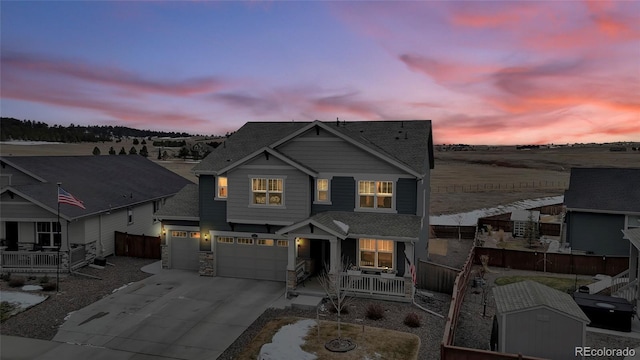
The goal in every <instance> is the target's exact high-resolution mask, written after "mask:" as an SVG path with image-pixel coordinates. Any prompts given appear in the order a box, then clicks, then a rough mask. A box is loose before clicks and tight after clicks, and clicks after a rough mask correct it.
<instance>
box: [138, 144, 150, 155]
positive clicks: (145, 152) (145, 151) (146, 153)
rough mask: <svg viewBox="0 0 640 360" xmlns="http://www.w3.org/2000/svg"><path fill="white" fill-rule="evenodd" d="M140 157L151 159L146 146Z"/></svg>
mask: <svg viewBox="0 0 640 360" xmlns="http://www.w3.org/2000/svg"><path fill="white" fill-rule="evenodd" d="M140 155H142V156H144V157H149V151H148V150H147V145H144V146H143V147H142V149H140Z"/></svg>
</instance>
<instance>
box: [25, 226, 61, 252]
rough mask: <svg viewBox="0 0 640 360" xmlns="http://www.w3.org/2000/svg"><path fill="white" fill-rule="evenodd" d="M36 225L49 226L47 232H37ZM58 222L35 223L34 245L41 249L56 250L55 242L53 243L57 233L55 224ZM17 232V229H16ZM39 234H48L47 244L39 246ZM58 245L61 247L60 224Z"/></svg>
mask: <svg viewBox="0 0 640 360" xmlns="http://www.w3.org/2000/svg"><path fill="white" fill-rule="evenodd" d="M38 223H47V224H49V231H38ZM57 223H58V222H57V221H37V222H36V223H35V225H36V231H35V236H36V242H35V243H36V244H37V245H39V246H42V247H43V248H58V246H57V245H56V241H55V236H56V235H57V234H58V231H57V230H56V224H57ZM18 230H19V227H18ZM40 234H48V235H49V243H48V244H46V245H45V244H40V237H39V235H40ZM60 245H62V224H60Z"/></svg>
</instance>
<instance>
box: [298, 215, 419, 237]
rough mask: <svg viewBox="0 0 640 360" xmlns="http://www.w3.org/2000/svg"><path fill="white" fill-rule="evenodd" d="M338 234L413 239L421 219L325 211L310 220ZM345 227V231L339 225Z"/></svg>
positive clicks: (417, 231)
mask: <svg viewBox="0 0 640 360" xmlns="http://www.w3.org/2000/svg"><path fill="white" fill-rule="evenodd" d="M310 220H312V221H316V222H317V223H319V224H322V225H323V226H326V227H328V228H329V229H332V230H333V231H334V232H336V233H338V234H342V235H343V236H346V235H370V236H378V237H393V238H398V237H402V238H415V239H417V238H418V236H419V235H420V227H421V221H422V219H421V218H420V217H419V216H417V215H407V214H384V213H367V212H346V211H325V212H321V213H318V214H316V215H314V216H312V217H311V218H310ZM336 221H339V222H340V223H342V224H345V225H347V226H348V227H349V228H348V230H347V231H345V230H344V229H343V227H342V226H341V225H339V224H336Z"/></svg>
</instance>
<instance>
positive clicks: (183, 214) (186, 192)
mask: <svg viewBox="0 0 640 360" xmlns="http://www.w3.org/2000/svg"><path fill="white" fill-rule="evenodd" d="M155 217H156V218H158V219H160V220H200V198H199V191H198V185H197V184H188V185H186V186H185V187H183V188H182V190H180V191H178V193H177V194H176V195H175V196H173V197H171V198H170V199H169V200H167V202H166V203H165V204H164V206H162V208H161V209H160V210H158V211H157V212H156V213H155Z"/></svg>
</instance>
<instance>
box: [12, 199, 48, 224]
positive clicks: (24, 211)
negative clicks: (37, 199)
mask: <svg viewBox="0 0 640 360" xmlns="http://www.w3.org/2000/svg"><path fill="white" fill-rule="evenodd" d="M54 196H55V195H54ZM0 214H2V220H3V221H27V220H37V219H45V220H46V219H56V214H54V213H52V212H51V211H48V210H45V209H43V208H41V207H40V206H38V205H35V204H33V203H30V202H26V201H23V200H22V199H19V198H18V197H17V196H16V197H15V198H14V200H12V201H11V202H7V201H2V202H1V203H0Z"/></svg>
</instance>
